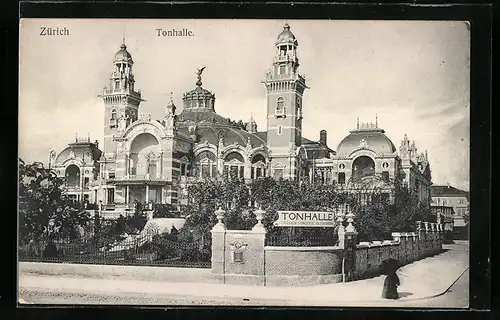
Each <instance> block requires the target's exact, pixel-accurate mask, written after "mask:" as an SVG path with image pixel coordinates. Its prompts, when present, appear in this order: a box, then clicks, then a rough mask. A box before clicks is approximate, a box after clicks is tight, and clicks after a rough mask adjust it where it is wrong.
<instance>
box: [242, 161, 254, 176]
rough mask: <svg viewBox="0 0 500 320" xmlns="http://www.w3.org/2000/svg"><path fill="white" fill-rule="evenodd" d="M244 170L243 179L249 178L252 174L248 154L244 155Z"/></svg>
mask: <svg viewBox="0 0 500 320" xmlns="http://www.w3.org/2000/svg"><path fill="white" fill-rule="evenodd" d="M245 158H246V159H245V172H244V175H243V178H244V179H245V180H247V179H250V178H251V176H252V158H250V156H248V157H245Z"/></svg>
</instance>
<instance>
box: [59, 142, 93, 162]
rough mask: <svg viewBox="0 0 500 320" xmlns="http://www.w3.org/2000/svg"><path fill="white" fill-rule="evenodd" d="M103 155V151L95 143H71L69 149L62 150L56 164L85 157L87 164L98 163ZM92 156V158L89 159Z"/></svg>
mask: <svg viewBox="0 0 500 320" xmlns="http://www.w3.org/2000/svg"><path fill="white" fill-rule="evenodd" d="M101 155H102V151H101V150H99V148H98V147H97V145H96V144H94V143H90V142H88V143H82V142H76V143H70V144H69V146H68V147H66V148H65V149H64V150H62V151H61V152H60V153H59V154H58V155H57V159H56V163H57V164H60V163H62V162H63V161H64V160H66V159H70V158H73V157H75V158H79V159H83V158H84V157H85V159H84V160H85V162H91V161H98V160H99V158H100V157H101ZM89 156H90V157H89Z"/></svg>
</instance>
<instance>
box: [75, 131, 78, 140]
mask: <svg viewBox="0 0 500 320" xmlns="http://www.w3.org/2000/svg"><path fill="white" fill-rule="evenodd" d="M75 142H78V133H75Z"/></svg>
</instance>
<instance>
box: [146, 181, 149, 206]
mask: <svg viewBox="0 0 500 320" xmlns="http://www.w3.org/2000/svg"><path fill="white" fill-rule="evenodd" d="M148 201H149V186H148V185H146V203H148Z"/></svg>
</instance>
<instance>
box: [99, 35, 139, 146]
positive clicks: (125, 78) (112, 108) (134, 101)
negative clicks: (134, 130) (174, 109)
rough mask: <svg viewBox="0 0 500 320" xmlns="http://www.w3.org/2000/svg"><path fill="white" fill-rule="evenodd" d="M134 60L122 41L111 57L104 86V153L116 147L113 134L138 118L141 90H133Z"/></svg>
mask: <svg viewBox="0 0 500 320" xmlns="http://www.w3.org/2000/svg"><path fill="white" fill-rule="evenodd" d="M133 64H134V61H133V60H132V55H131V54H130V53H129V52H128V51H127V46H126V45H125V43H123V44H122V45H121V46H120V50H119V51H118V52H117V53H116V55H115V58H114V59H113V70H112V72H111V75H110V78H109V86H108V87H104V91H103V95H102V98H103V100H104V110H105V111H104V144H103V151H104V154H111V153H113V152H114V151H115V149H116V142H115V141H113V136H115V135H117V133H120V132H121V131H123V130H124V129H125V128H126V127H127V126H128V125H130V123H132V122H134V121H136V120H137V118H138V111H139V104H140V103H141V101H143V100H142V99H141V92H140V91H135V80H134V74H133V72H132V66H133Z"/></svg>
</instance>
